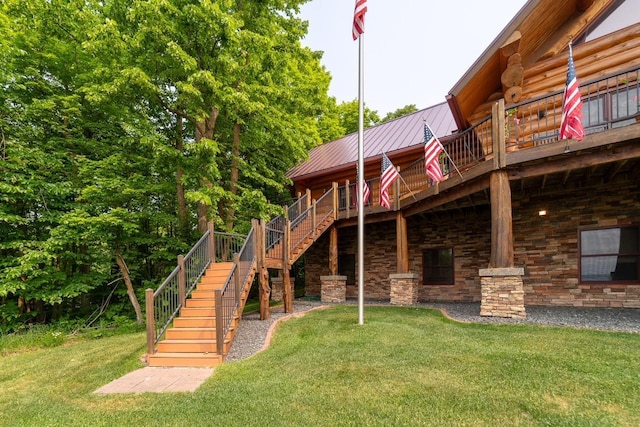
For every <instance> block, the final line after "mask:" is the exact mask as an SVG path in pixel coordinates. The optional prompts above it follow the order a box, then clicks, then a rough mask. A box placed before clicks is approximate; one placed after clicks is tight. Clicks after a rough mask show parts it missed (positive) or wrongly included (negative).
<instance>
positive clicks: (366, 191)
mask: <svg viewBox="0 0 640 427" xmlns="http://www.w3.org/2000/svg"><path fill="white" fill-rule="evenodd" d="M357 181H358V168H356V186H355V188H356V196H357V197H358V198H356V203H357V201H358V200H359V197H360V192H359V191H358V190H357V188H358V184H357ZM369 197H371V190H370V189H369V185H368V184H367V180H365V179H364V176H363V177H362V200H363V201H362V206H366V205H367V203H369ZM358 206H360V205H359V204H357V205H356V207H358Z"/></svg>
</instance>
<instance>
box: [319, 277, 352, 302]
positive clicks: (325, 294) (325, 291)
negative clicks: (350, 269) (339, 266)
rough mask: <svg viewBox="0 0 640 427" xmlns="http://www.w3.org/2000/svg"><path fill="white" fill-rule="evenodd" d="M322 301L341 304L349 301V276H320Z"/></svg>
mask: <svg viewBox="0 0 640 427" xmlns="http://www.w3.org/2000/svg"><path fill="white" fill-rule="evenodd" d="M320 284H321V290H320V300H321V301H322V302H330V303H341V302H345V301H346V300H347V276H320Z"/></svg>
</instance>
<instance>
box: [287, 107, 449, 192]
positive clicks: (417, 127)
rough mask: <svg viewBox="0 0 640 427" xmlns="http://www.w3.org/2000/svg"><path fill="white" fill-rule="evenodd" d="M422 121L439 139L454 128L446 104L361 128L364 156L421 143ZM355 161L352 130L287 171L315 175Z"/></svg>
mask: <svg viewBox="0 0 640 427" xmlns="http://www.w3.org/2000/svg"><path fill="white" fill-rule="evenodd" d="M424 121H426V122H427V123H428V124H429V126H430V127H431V130H433V133H435V134H436V136H437V137H438V138H443V137H445V136H447V135H451V134H452V133H453V132H454V131H456V129H457V127H456V124H455V121H454V119H453V115H452V114H451V110H449V106H448V105H447V104H446V103H444V102H443V103H442V104H438V105H434V106H432V107H429V108H425V109H423V110H420V111H416V112H415V113H412V114H408V115H406V116H403V117H399V118H397V119H394V120H391V121H389V122H385V123H381V124H379V125H375V126H372V127H370V128H369V129H365V130H364V141H363V146H364V153H363V156H364V159H365V162H366V159H368V158H371V157H376V156H380V155H382V153H392V152H394V151H397V150H401V149H404V148H407V147H411V146H413V145H417V144H423V143H424V130H423V129H424V128H423V126H424ZM357 161H358V133H357V132H355V133H351V134H349V135H346V136H344V137H342V138H340V139H336V140H335V141H331V142H327V143H325V144H322V145H319V146H317V147H314V148H313V149H312V150H311V151H310V152H309V160H307V161H305V162H304V163H301V164H300V165H298V166H296V167H294V168H292V169H291V170H289V172H288V173H287V177H289V178H291V179H294V180H295V179H297V178H301V177H304V176H307V175H315V174H318V173H319V172H321V171H323V170H327V169H335V168H337V167H339V166H345V167H346V166H347V165H350V164H354V163H356V162H357Z"/></svg>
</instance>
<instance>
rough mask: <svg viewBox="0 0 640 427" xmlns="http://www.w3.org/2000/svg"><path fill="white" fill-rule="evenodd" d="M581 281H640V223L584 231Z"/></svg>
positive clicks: (581, 248) (581, 236) (582, 235)
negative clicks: (639, 278)
mask: <svg viewBox="0 0 640 427" xmlns="http://www.w3.org/2000/svg"><path fill="white" fill-rule="evenodd" d="M579 251H580V281H581V282H637V281H638V277H639V270H638V268H639V266H640V227H637V226H635V227H617V228H600V229H595V230H582V231H580V247H579Z"/></svg>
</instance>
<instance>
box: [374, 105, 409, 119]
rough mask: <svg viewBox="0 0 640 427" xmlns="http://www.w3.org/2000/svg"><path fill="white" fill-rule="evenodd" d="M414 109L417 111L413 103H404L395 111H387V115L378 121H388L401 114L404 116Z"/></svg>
mask: <svg viewBox="0 0 640 427" xmlns="http://www.w3.org/2000/svg"><path fill="white" fill-rule="evenodd" d="M416 111H418V107H416V105H415V104H409V105H405V106H404V107H402V108H398V109H397V110H395V111H392V112H390V113H387V115H386V116H384V118H383V119H382V120H381V121H380V123H385V122H389V121H391V120H393V119H397V118H399V117H403V116H406V115H408V114H411V113H415V112H416Z"/></svg>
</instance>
